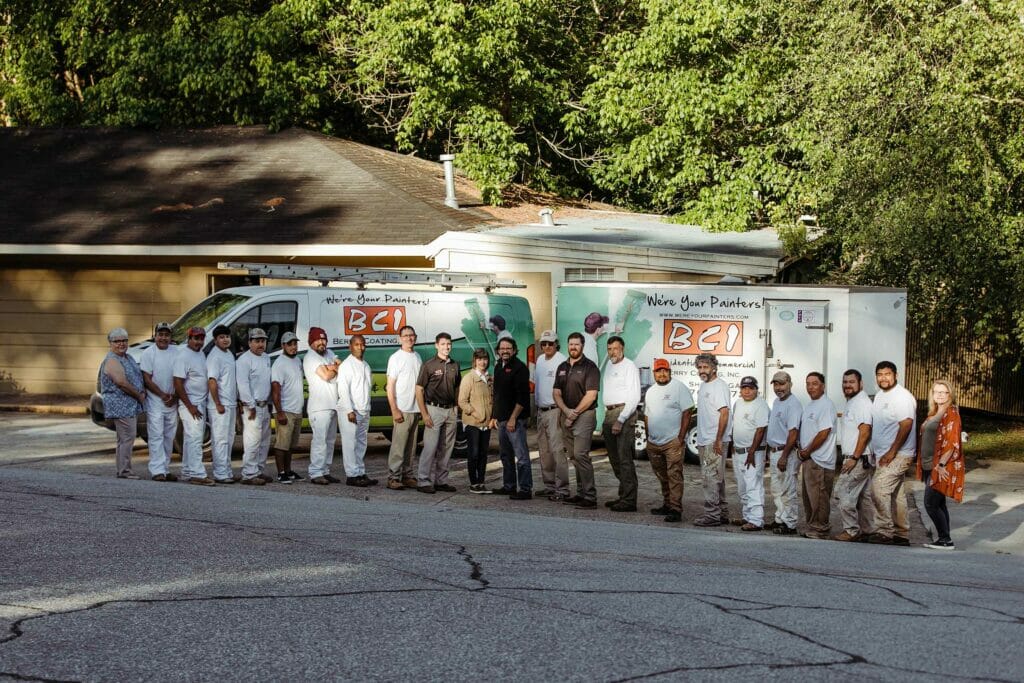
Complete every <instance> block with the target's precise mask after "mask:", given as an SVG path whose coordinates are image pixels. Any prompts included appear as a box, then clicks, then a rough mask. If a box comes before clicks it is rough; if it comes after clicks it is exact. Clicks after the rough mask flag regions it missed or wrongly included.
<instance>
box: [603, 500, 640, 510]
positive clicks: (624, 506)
mask: <svg viewBox="0 0 1024 683" xmlns="http://www.w3.org/2000/svg"><path fill="white" fill-rule="evenodd" d="M608 509H609V510H611V511H612V512H636V505H630V504H629V503H624V502H622V501H621V500H620V501H619V502H617V503H616V504H615V505H612V506H611V507H610V508H608Z"/></svg>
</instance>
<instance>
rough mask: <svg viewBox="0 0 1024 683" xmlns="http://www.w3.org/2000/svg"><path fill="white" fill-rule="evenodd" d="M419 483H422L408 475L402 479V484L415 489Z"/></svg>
mask: <svg viewBox="0 0 1024 683" xmlns="http://www.w3.org/2000/svg"><path fill="white" fill-rule="evenodd" d="M419 484H420V483H419V482H418V481H416V480H415V479H413V478H412V477H406V478H405V479H403V480H402V486H404V487H405V488H407V489H414V488H416V487H417V486H419Z"/></svg>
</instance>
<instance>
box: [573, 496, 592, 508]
mask: <svg viewBox="0 0 1024 683" xmlns="http://www.w3.org/2000/svg"><path fill="white" fill-rule="evenodd" d="M576 507H577V509H580V510H592V509H593V508H596V507H597V501H596V500H587V499H586V498H584V499H583V500H581V501H580V502H578V503H576Z"/></svg>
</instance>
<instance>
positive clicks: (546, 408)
mask: <svg viewBox="0 0 1024 683" xmlns="http://www.w3.org/2000/svg"><path fill="white" fill-rule="evenodd" d="M539 346H540V356H538V358H537V362H536V365H535V366H534V377H535V378H536V387H535V393H534V396H535V397H536V400H537V451H538V453H539V454H540V472H541V476H542V477H543V479H544V486H545V490H544V491H541V492H540V493H539V494H538V495H547V496H548V500H551V501H554V502H561V501H564V500H565V499H566V498H568V497H569V460H568V458H566V455H565V444H564V443H563V442H562V431H561V429H560V428H559V426H558V424H559V422H561V420H559V416H560V415H561V413H559V411H558V406H557V405H555V397H554V394H553V392H554V390H555V372H556V371H557V370H558V366H559V365H561V364H562V363H564V362H565V355H563V354H562V353H560V352H559V351H558V335H556V334H555V331H554V330H544V332H542V333H541V335H540V342H539Z"/></svg>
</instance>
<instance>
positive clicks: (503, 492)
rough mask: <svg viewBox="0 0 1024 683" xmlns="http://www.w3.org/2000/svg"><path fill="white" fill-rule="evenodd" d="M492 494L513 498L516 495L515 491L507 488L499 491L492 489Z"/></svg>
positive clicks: (498, 489)
mask: <svg viewBox="0 0 1024 683" xmlns="http://www.w3.org/2000/svg"><path fill="white" fill-rule="evenodd" d="M491 493H493V494H494V495H496V496H511V495H512V494H513V493H515V490H514V489H506V488H497V489H491Z"/></svg>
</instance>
